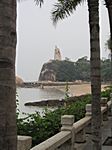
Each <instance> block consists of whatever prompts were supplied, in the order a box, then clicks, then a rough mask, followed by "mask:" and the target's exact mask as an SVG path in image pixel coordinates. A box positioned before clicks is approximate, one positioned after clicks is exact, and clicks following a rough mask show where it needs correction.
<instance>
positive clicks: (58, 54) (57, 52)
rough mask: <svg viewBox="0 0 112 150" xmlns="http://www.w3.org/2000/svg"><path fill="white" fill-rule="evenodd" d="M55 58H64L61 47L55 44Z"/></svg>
mask: <svg viewBox="0 0 112 150" xmlns="http://www.w3.org/2000/svg"><path fill="white" fill-rule="evenodd" d="M54 60H59V61H61V60H62V58H61V52H60V49H59V48H58V47H57V46H55V52H54Z"/></svg>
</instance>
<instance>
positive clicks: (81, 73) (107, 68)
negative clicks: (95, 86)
mask: <svg viewBox="0 0 112 150" xmlns="http://www.w3.org/2000/svg"><path fill="white" fill-rule="evenodd" d="M45 65H46V64H45ZM45 65H44V67H43V68H46V67H47V69H48V70H53V72H55V75H56V81H62V82H69V81H70V82H73V81H75V80H82V81H90V60H88V59H87V56H84V57H82V58H79V59H78V60H77V61H76V62H73V61H70V60H69V59H66V60H63V61H57V60H53V61H52V62H51V63H48V64H47V66H45ZM101 79H102V81H103V82H107V81H111V61H110V59H105V60H101Z"/></svg>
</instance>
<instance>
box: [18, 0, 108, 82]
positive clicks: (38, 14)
mask: <svg viewBox="0 0 112 150" xmlns="http://www.w3.org/2000/svg"><path fill="white" fill-rule="evenodd" d="M55 1H56V0H45V3H44V5H43V6H42V8H39V7H37V6H36V5H35V3H34V0H25V1H22V2H21V3H18V11H17V16H18V17H17V34H18V43H17V57H16V70H17V74H18V75H19V76H21V77H22V78H23V80H25V81H36V80H38V76H39V73H40V70H41V68H42V65H43V63H45V62H47V61H48V60H49V59H53V57H54V49H55V45H57V47H58V48H59V49H60V50H61V55H62V58H63V59H64V58H65V57H68V58H70V59H71V60H73V61H76V60H77V59H78V58H80V57H83V56H88V58H89V51H90V48H89V24H88V8H87V4H86V3H84V4H82V5H81V6H79V7H77V10H76V11H75V12H74V14H72V15H71V17H68V18H67V19H65V20H62V21H59V23H58V24H57V26H56V27H54V26H53V24H52V20H51V14H50V12H51V10H52V8H53V3H54V2H55ZM100 28H101V29H100V31H101V57H108V51H106V50H105V42H106V40H107V39H108V37H109V25H108V16H107V10H106V8H105V6H104V5H103V2H102V4H101V5H100Z"/></svg>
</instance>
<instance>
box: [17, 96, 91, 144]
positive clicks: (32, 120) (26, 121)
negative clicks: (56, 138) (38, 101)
mask: <svg viewBox="0 0 112 150" xmlns="http://www.w3.org/2000/svg"><path fill="white" fill-rule="evenodd" d="M88 102H90V96H85V98H84V99H83V100H80V101H77V102H75V103H73V104H72V105H68V106H66V107H61V108H58V109H56V110H54V111H49V110H47V109H46V111H45V114H44V116H41V115H40V114H39V113H38V112H36V113H34V114H29V115H28V116H27V117H25V118H18V117H17V127H18V134H19V135H29V136H32V138H33V146H34V145H36V144H39V143H40V142H42V141H44V140H46V139H48V138H49V137H51V136H53V135H54V134H56V133H58V132H59V130H60V127H61V116H62V115H64V114H68V115H70V114H71V115H74V116H75V120H76V121H77V120H79V119H80V118H82V117H84V114H85V105H86V103H88Z"/></svg>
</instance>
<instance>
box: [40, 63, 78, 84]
mask: <svg viewBox="0 0 112 150" xmlns="http://www.w3.org/2000/svg"><path fill="white" fill-rule="evenodd" d="M74 72H75V70H74V63H73V62H70V61H66V60H64V61H59V60H52V61H50V62H48V63H45V64H44V65H43V67H42V69H41V72H40V76H39V81H60V82H61V81H63V82H66V81H74V78H73V77H74Z"/></svg>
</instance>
